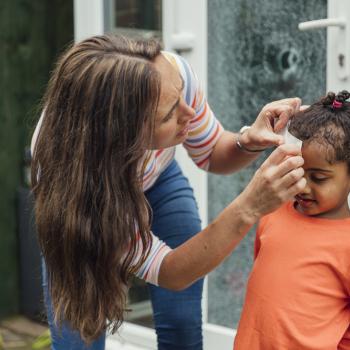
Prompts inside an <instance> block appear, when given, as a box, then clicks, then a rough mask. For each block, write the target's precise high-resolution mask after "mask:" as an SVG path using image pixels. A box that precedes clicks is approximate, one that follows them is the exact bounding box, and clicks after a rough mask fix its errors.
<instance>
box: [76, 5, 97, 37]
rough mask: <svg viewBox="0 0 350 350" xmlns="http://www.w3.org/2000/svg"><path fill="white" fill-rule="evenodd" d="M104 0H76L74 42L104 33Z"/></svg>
mask: <svg viewBox="0 0 350 350" xmlns="http://www.w3.org/2000/svg"><path fill="white" fill-rule="evenodd" d="M103 18H104V3H103V0H74V40H75V42H79V41H81V40H83V39H86V38H88V37H90V36H93V35H101V34H103V33H104V21H103Z"/></svg>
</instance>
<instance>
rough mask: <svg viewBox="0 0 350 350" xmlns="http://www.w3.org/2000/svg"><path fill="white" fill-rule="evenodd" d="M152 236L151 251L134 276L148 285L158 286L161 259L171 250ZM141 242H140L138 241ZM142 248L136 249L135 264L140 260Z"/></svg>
mask: <svg viewBox="0 0 350 350" xmlns="http://www.w3.org/2000/svg"><path fill="white" fill-rule="evenodd" d="M151 234H152V244H151V249H150V251H149V254H148V256H147V258H146V260H145V261H144V263H143V264H142V265H141V267H140V269H139V270H138V271H137V272H136V274H135V275H136V276H137V277H139V278H141V279H143V280H145V281H146V282H148V283H151V284H154V285H156V286H157V285H158V275H159V269H160V266H161V264H162V261H163V259H164V258H165V256H166V255H167V254H168V253H170V252H171V250H172V249H171V248H170V247H168V246H167V245H166V244H165V243H164V242H163V241H161V240H160V239H159V238H158V237H157V236H155V235H154V234H153V233H151ZM139 242H141V240H139ZM141 248H142V247H141V246H139V247H138V249H137V252H138V253H137V255H136V258H135V262H137V261H138V259H140V255H141V251H142V249H141Z"/></svg>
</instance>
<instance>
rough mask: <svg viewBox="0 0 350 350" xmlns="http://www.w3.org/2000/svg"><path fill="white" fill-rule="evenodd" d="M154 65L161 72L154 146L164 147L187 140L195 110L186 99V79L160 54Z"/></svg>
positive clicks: (157, 147) (156, 147)
mask: <svg viewBox="0 0 350 350" xmlns="http://www.w3.org/2000/svg"><path fill="white" fill-rule="evenodd" d="M154 65H155V67H156V69H157V70H158V71H159V73H160V77H161V79H160V80H161V88H160V89H161V91H160V98H159V105H158V109H157V113H156V120H155V132H154V137H153V145H152V148H153V149H162V148H167V147H171V146H175V145H178V144H180V143H182V142H184V141H185V140H186V138H187V135H188V130H189V124H190V120H191V119H192V118H193V117H194V116H195V111H194V109H193V108H191V107H190V106H188V105H187V103H186V101H185V100H184V94H183V89H184V81H183V79H182V77H181V76H180V74H179V73H178V72H177V71H176V69H175V68H174V67H173V66H172V65H171V64H170V62H169V61H168V60H167V59H166V58H165V57H164V56H163V55H159V56H158V57H157V58H156V59H155V61H154Z"/></svg>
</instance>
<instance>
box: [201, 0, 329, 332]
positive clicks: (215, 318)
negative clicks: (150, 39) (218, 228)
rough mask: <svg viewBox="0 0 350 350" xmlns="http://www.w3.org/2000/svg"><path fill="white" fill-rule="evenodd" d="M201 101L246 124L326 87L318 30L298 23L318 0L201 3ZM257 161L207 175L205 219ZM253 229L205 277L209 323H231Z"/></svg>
mask: <svg viewBox="0 0 350 350" xmlns="http://www.w3.org/2000/svg"><path fill="white" fill-rule="evenodd" d="M208 16H209V18H208V21H209V22H208V35H209V37H208V42H209V45H208V55H209V57H208V62H209V67H208V73H209V75H208V96H209V103H210V104H211V107H212V108H213V110H214V112H215V114H216V115H217V117H218V118H219V119H220V120H221V121H222V123H223V125H224V127H225V128H227V129H229V130H233V131H237V130H238V129H239V128H240V127H241V126H242V125H246V124H250V123H252V122H253V120H254V119H255V116H256V115H257V113H258V111H259V110H260V109H261V108H262V106H263V105H264V104H265V103H267V102H269V101H272V100H275V99H280V98H285V97H293V96H300V97H302V98H303V100H304V102H305V103H309V102H311V101H313V100H315V99H316V98H318V97H319V96H321V95H322V94H324V93H325V89H326V31H325V30H323V29H320V30H316V31H313V32H299V31H298V23H299V22H303V21H307V20H312V19H319V18H325V17H326V16H327V1H326V0H308V1H305V0H294V1H287V0H283V1H282V0H234V1H233V0H210V1H208ZM258 164H259V161H258V162H256V163H255V164H253V166H251V167H250V168H248V169H247V170H244V171H241V172H239V173H238V174H236V175H230V176H217V175H210V176H209V219H210V220H212V219H213V218H215V217H216V215H217V214H218V213H219V212H220V211H221V210H222V209H223V208H224V207H225V206H226V205H227V204H228V203H229V202H230V201H231V200H232V198H234V197H235V196H236V195H237V194H238V193H240V192H241V191H242V189H243V188H244V186H245V185H246V184H247V182H248V180H249V179H250V178H251V176H252V174H253V173H254V171H255V169H256V167H257V165H258ZM253 241H254V232H253V230H252V232H250V234H249V236H248V237H246V239H245V240H244V241H243V242H242V243H241V245H240V247H239V248H238V249H237V250H236V251H235V252H234V253H233V254H232V256H231V257H230V258H229V259H228V260H227V261H226V262H225V264H224V265H222V266H221V267H220V268H218V269H217V270H216V271H215V272H213V273H212V274H210V276H209V291H208V293H209V294H208V298H209V310H208V312H209V315H208V316H209V322H211V323H216V324H220V325H225V326H228V327H230V328H232V327H235V326H236V325H237V321H238V319H239V315H240V312H241V306H242V303H243V298H244V293H245V284H246V280H247V276H248V273H249V270H250V268H251V264H252V252H253Z"/></svg>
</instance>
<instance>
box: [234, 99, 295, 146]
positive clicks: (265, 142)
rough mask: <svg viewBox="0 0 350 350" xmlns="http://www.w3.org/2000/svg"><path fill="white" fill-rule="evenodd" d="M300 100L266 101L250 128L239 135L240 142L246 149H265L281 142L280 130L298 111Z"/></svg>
mask: <svg viewBox="0 0 350 350" xmlns="http://www.w3.org/2000/svg"><path fill="white" fill-rule="evenodd" d="M300 105H301V100H300V98H298V97H295V98H286V99H283V100H278V101H274V102H271V103H268V104H267V105H265V106H264V108H263V109H262V110H261V112H260V113H259V115H258V117H257V118H256V120H255V122H254V123H253V124H252V126H251V128H250V129H249V130H247V131H245V132H244V133H243V134H242V135H241V136H240V142H241V143H242V144H243V146H244V147H246V148H247V149H251V150H255V149H258V150H259V149H265V148H268V147H272V146H279V145H281V144H283V142H284V140H283V137H282V136H281V135H277V134H276V133H275V132H278V131H280V130H282V129H283V128H284V127H285V126H286V125H287V122H288V120H289V119H290V118H291V117H292V116H293V115H294V114H295V113H296V112H298V111H299V109H300Z"/></svg>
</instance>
